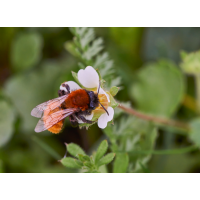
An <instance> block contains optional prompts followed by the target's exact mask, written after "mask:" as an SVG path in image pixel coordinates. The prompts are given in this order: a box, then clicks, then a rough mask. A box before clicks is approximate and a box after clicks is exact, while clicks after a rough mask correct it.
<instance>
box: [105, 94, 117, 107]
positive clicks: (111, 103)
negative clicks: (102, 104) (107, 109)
mask: <svg viewBox="0 0 200 200" xmlns="http://www.w3.org/2000/svg"><path fill="white" fill-rule="evenodd" d="M107 94H108V95H109V97H110V104H109V106H111V107H112V108H116V107H117V106H118V105H119V104H118V103H117V102H116V101H115V99H114V98H113V96H112V95H111V94H110V93H109V92H107Z"/></svg>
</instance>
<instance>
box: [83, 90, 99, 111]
mask: <svg viewBox="0 0 200 200" xmlns="http://www.w3.org/2000/svg"><path fill="white" fill-rule="evenodd" d="M86 92H87V93H88V95H89V97H90V103H89V108H90V109H92V110H94V109H95V108H96V107H98V106H99V98H98V94H95V93H94V92H93V91H86Z"/></svg>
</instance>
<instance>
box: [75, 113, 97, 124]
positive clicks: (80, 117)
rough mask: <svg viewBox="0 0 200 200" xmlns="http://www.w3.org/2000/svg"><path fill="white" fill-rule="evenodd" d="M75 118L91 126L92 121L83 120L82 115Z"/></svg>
mask: <svg viewBox="0 0 200 200" xmlns="http://www.w3.org/2000/svg"><path fill="white" fill-rule="evenodd" d="M76 117H77V118H78V119H80V120H82V121H83V122H84V123H87V124H92V123H93V121H91V120H87V119H85V117H83V116H82V115H79V114H77V115H76Z"/></svg>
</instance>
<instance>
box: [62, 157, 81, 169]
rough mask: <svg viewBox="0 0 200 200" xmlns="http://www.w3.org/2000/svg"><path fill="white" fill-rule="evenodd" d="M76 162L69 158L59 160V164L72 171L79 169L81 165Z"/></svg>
mask: <svg viewBox="0 0 200 200" xmlns="http://www.w3.org/2000/svg"><path fill="white" fill-rule="evenodd" d="M77 161H78V160H76V159H74V158H71V157H65V158H63V159H62V160H61V163H62V164H63V165H64V166H65V167H68V168H74V169H81V168H82V165H81V164H79V162H77Z"/></svg>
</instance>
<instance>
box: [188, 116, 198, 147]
mask: <svg viewBox="0 0 200 200" xmlns="http://www.w3.org/2000/svg"><path fill="white" fill-rule="evenodd" d="M190 127H191V131H190V135H189V136H190V139H191V140H192V141H193V142H194V143H195V144H197V145H198V146H199V147H200V118H196V119H194V120H192V121H191V122H190Z"/></svg>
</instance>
